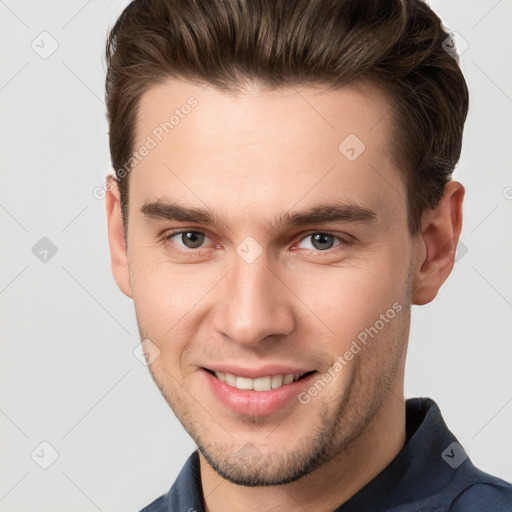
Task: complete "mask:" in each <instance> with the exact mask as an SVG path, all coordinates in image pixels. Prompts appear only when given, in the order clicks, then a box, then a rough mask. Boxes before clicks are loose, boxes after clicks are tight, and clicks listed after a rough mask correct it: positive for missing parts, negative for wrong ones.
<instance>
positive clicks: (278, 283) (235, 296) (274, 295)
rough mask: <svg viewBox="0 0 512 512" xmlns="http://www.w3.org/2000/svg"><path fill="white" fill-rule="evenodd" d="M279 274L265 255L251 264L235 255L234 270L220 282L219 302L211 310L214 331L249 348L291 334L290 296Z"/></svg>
mask: <svg viewBox="0 0 512 512" xmlns="http://www.w3.org/2000/svg"><path fill="white" fill-rule="evenodd" d="M279 274H280V273H279V271H278V269H277V268H272V267H271V266H270V264H269V261H268V258H266V255H265V253H263V254H261V255H260V256H259V257H258V258H257V259H256V260H255V261H253V262H251V263H248V262H246V261H244V259H243V258H240V257H238V256H236V257H235V263H234V268H232V270H231V271H230V272H229V273H228V275H227V276H226V277H225V279H223V284H222V293H221V295H222V299H221V300H222V303H221V304H218V305H217V308H216V310H215V317H214V327H215V329H216V330H217V332H220V333H222V334H224V335H225V336H227V337H229V338H230V339H231V340H232V341H233V342H235V343H237V344H239V345H244V346H253V347H254V346H258V345H260V344H261V342H263V341H264V340H266V339H267V338H272V337H279V336H284V335H289V334H290V333H291V332H293V329H294V328H295V314H294V309H293V307H294V306H293V293H292V292H291V290H290V288H289V287H288V285H287V283H286V282H285V281H284V279H283V278H282V277H281V276H280V275H279ZM267 341H268V340H267Z"/></svg>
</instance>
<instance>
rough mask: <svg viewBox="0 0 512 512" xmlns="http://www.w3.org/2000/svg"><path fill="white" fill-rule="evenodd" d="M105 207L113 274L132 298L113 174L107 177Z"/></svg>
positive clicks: (117, 191) (116, 187) (126, 293)
mask: <svg viewBox="0 0 512 512" xmlns="http://www.w3.org/2000/svg"><path fill="white" fill-rule="evenodd" d="M106 179H107V182H106V195H105V207H106V213H107V224H108V242H109V246H110V258H111V267H112V274H113V276H114V279H115V281H116V283H117V286H118V287H119V289H120V290H121V291H122V292H123V293H124V294H125V295H126V296H128V297H130V298H131V297H132V290H131V286H130V273H129V266H128V254H127V251H126V245H125V239H124V226H123V218H122V215H121V197H120V192H119V187H118V184H117V181H116V179H115V178H114V176H113V175H112V174H110V175H108V176H107V178H106Z"/></svg>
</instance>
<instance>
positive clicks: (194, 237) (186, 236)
mask: <svg viewBox="0 0 512 512" xmlns="http://www.w3.org/2000/svg"><path fill="white" fill-rule="evenodd" d="M202 236H203V235H201V234H200V233H195V232H193V231H187V232H186V233H183V234H182V240H183V243H184V244H185V245H186V246H187V247H189V248H190V249H195V248H196V247H199V246H200V245H201V243H202V241H203V240H202V238H201V237H202Z"/></svg>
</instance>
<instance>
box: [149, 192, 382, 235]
mask: <svg viewBox="0 0 512 512" xmlns="http://www.w3.org/2000/svg"><path fill="white" fill-rule="evenodd" d="M140 211H141V213H142V214H143V215H144V216H145V217H149V218H152V219H162V220H170V221H177V222H191V223H193V224H204V225H207V226H219V225H222V226H224V227H225V228H227V229H228V230H230V231H231V228H230V227H229V224H228V223H227V222H226V220H225V219H224V218H223V217H220V216H217V215H215V214H213V213H212V212H211V211H210V210H209V209H206V208H205V209H203V208H195V207H185V206H182V205H179V204H178V203H174V202H168V201H163V200H160V199H158V200H156V201H145V202H144V204H143V205H142V206H141V208H140ZM377 220H378V216H377V213H376V212H375V211H374V210H372V209H371V208H368V207H366V206H363V205H360V204H357V203H354V202H351V201H342V202H333V203H325V202H323V203H320V204H316V205H314V206H312V207H311V208H308V209H307V210H302V211H296V212H293V211H292V212H286V213H284V214H282V215H281V216H279V217H278V218H277V219H275V220H272V221H270V222H269V224H268V227H269V228H270V229H279V228H282V227H286V226H306V225H309V224H320V223H323V222H365V223H375V222H376V221H377Z"/></svg>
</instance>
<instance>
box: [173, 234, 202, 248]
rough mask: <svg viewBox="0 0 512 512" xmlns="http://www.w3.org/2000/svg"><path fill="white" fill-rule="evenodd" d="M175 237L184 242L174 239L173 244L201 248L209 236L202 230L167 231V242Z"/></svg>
mask: <svg viewBox="0 0 512 512" xmlns="http://www.w3.org/2000/svg"><path fill="white" fill-rule="evenodd" d="M174 238H175V239H176V240H177V241H180V242H181V243H182V244H183V245H180V244H179V243H177V242H176V241H173V244H176V245H178V247H183V248H185V249H198V248H201V244H202V243H203V242H204V240H205V239H207V238H208V237H207V236H206V235H205V234H204V233H201V232H200V231H174V232H171V233H167V234H166V235H165V237H164V240H165V242H170V241H171V240H172V239H174Z"/></svg>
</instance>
